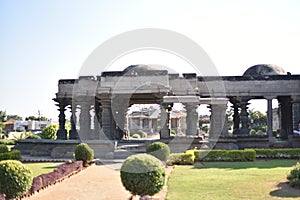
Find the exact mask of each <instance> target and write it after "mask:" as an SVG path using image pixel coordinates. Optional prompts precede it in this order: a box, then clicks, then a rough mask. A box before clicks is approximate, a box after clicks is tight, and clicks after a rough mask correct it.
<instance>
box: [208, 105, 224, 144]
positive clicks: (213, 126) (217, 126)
mask: <svg viewBox="0 0 300 200" xmlns="http://www.w3.org/2000/svg"><path fill="white" fill-rule="evenodd" d="M226 107H227V102H226V103H225V102H224V103H220V104H211V105H210V108H211V116H210V117H211V121H210V129H209V138H210V139H218V138H219V137H220V135H221V134H222V132H224V128H226V129H227V127H225V126H226V123H225V120H226Z"/></svg>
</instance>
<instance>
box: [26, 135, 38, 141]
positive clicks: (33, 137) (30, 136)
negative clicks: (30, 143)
mask: <svg viewBox="0 0 300 200" xmlns="http://www.w3.org/2000/svg"><path fill="white" fill-rule="evenodd" d="M26 139H33V140H40V139H41V137H40V136H38V135H34V134H32V135H29V136H28V137H27V138H26Z"/></svg>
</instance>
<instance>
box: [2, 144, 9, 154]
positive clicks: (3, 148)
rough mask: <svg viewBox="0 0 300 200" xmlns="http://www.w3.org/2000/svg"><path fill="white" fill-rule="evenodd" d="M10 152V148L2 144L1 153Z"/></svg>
mask: <svg viewBox="0 0 300 200" xmlns="http://www.w3.org/2000/svg"><path fill="white" fill-rule="evenodd" d="M7 152H9V149H8V147H7V146H6V145H5V144H0V153H7Z"/></svg>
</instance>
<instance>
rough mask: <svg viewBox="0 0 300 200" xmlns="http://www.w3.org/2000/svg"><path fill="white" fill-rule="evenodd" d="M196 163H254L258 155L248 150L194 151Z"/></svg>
mask: <svg viewBox="0 0 300 200" xmlns="http://www.w3.org/2000/svg"><path fill="white" fill-rule="evenodd" d="M194 154H195V160H196V161H230V162H232V161H254V160H255V159H256V153H255V151H254V150H253V149H246V150H211V151H209V150H194Z"/></svg>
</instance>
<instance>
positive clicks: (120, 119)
mask: <svg viewBox="0 0 300 200" xmlns="http://www.w3.org/2000/svg"><path fill="white" fill-rule="evenodd" d="M116 106H117V108H118V110H117V111H116V113H114V119H115V121H116V128H117V129H116V139H117V140H121V139H122V138H123V137H124V138H126V137H127V136H126V131H127V129H126V128H125V125H126V114H127V110H128V107H127V105H124V104H123V105H122V104H121V103H120V104H118V105H116Z"/></svg>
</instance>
